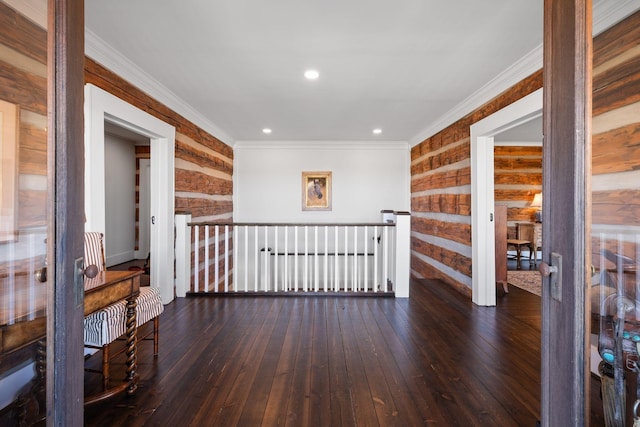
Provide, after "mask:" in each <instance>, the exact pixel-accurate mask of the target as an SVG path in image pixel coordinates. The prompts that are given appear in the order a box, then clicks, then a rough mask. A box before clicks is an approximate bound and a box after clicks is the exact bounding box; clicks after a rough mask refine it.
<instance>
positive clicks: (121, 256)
mask: <svg viewBox="0 0 640 427" xmlns="http://www.w3.org/2000/svg"><path fill="white" fill-rule="evenodd" d="M132 259H135V252H134V251H133V250H131V251H126V252H121V253H118V254H111V255H109V256H107V260H106V262H107V267H111V266H113V265H118V264H122V263H123V262H127V261H131V260H132Z"/></svg>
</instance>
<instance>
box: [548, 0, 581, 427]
mask: <svg viewBox="0 0 640 427" xmlns="http://www.w3.org/2000/svg"><path fill="white" fill-rule="evenodd" d="M544 7H545V9H544V67H543V70H544V71H543V72H544V112H543V117H544V125H543V130H544V145H543V177H544V178H543V197H544V199H545V200H544V202H543V205H544V206H545V209H544V217H543V221H542V223H543V228H544V231H543V235H544V236H545V238H544V241H543V254H544V258H543V261H544V262H545V263H547V264H552V259H553V258H554V257H553V255H552V253H555V254H557V255H559V256H560V257H561V261H560V262H559V264H560V267H561V275H560V274H558V273H552V275H551V278H553V276H556V277H558V278H559V279H560V280H559V286H558V287H557V288H555V289H552V288H551V280H550V277H547V278H545V279H544V281H543V287H544V290H543V299H542V315H543V323H542V402H541V403H542V424H543V425H544V426H569V425H585V419H588V418H586V416H585V414H586V413H587V410H588V405H587V402H586V397H587V396H589V394H588V393H587V387H588V383H589V382H588V378H589V367H588V366H587V362H588V358H587V357H586V354H587V353H586V351H587V348H588V339H587V334H588V331H589V328H588V327H587V326H588V325H587V322H588V317H587V316H586V315H585V309H586V308H585V307H586V306H585V298H586V286H587V283H589V274H588V272H589V269H588V266H589V265H590V259H589V256H590V250H589V241H590V240H589V234H590V223H591V221H590V214H589V212H590V211H589V209H590V194H591V191H590V176H591V55H592V46H591V39H592V36H591V21H592V19H591V0H545V3H544ZM556 259H558V258H557V257H556Z"/></svg>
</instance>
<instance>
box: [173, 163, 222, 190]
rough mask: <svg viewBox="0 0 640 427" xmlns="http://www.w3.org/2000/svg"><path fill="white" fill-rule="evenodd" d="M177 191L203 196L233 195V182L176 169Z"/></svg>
mask: <svg viewBox="0 0 640 427" xmlns="http://www.w3.org/2000/svg"><path fill="white" fill-rule="evenodd" d="M176 191H177V192H178V191H185V192H190V193H202V194H210V195H215V194H220V195H231V194H233V181H231V180H226V179H221V178H217V177H215V176H211V175H207V174H205V173H202V172H194V171H188V170H184V169H176Z"/></svg>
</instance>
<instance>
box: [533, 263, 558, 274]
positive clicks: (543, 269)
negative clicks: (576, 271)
mask: <svg viewBox="0 0 640 427" xmlns="http://www.w3.org/2000/svg"><path fill="white" fill-rule="evenodd" d="M538 271H539V272H540V275H541V276H542V277H549V276H550V275H551V274H552V273H557V272H558V267H556V266H555V265H549V264H547V263H546V262H544V261H542V262H541V263H540V267H538Z"/></svg>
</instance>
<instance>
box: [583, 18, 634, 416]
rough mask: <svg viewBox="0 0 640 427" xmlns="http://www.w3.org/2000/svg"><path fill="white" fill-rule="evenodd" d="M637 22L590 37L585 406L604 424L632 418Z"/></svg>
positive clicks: (626, 22) (624, 21) (631, 20)
mask: <svg viewBox="0 0 640 427" xmlns="http://www.w3.org/2000/svg"><path fill="white" fill-rule="evenodd" d="M638 26H640V13H635V14H634V15H631V16H630V17H628V18H626V19H625V20H623V21H622V22H620V23H618V24H616V25H615V26H613V27H612V28H610V29H609V30H607V31H605V32H604V33H602V34H601V35H599V36H597V37H596V38H595V39H594V45H593V51H594V55H593V90H594V96H593V124H592V129H593V135H592V171H593V172H592V173H593V176H592V195H591V197H592V226H591V230H592V234H591V258H592V264H593V275H592V277H591V283H590V287H589V288H590V291H591V293H590V304H591V371H592V372H593V374H594V376H593V378H594V380H593V381H592V387H595V388H600V391H601V398H600V399H599V400H598V401H595V402H594V401H592V404H591V406H592V412H593V413H595V414H597V416H601V417H603V418H604V421H605V425H607V426H618V425H620V426H623V425H624V426H627V425H632V424H633V423H634V418H635V416H636V415H640V414H638V411H640V400H639V399H640V381H639V380H638V372H639V371H640V369H639V368H640V271H639V267H640V103H639V102H638V99H640V90H639V89H638V87H637V85H635V86H634V84H633V82H636V81H638V78H640V69H639V68H638V67H637V65H636V64H637V62H638V59H640V54H638V52H637V47H638V44H639V43H640V39H639V37H640V36H639V34H640V33H639V32H638V31H637V28H638ZM592 395H594V393H592ZM636 403H637V405H638V407H639V408H637V409H636V410H635V413H634V405H636ZM592 420H593V418H592ZM633 425H635V424H633Z"/></svg>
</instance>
